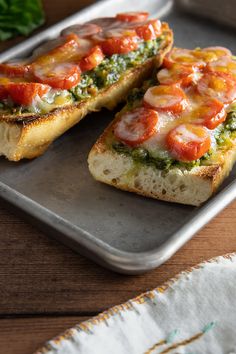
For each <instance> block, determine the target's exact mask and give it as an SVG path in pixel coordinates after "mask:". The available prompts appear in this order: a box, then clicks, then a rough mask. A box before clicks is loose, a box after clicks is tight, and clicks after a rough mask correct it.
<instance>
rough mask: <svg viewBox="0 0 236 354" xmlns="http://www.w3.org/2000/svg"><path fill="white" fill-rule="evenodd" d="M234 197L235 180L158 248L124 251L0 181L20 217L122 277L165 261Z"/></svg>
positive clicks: (2, 193) (0, 193) (0, 190)
mask: <svg viewBox="0 0 236 354" xmlns="http://www.w3.org/2000/svg"><path fill="white" fill-rule="evenodd" d="M235 197H236V181H233V182H231V183H230V184H229V185H228V186H226V187H225V189H224V190H222V191H221V192H219V193H218V194H216V195H215V196H213V197H212V198H211V200H210V201H208V203H207V204H204V205H203V206H201V207H199V209H198V211H197V213H196V214H195V216H194V217H193V218H192V219H190V220H189V221H188V222H187V223H185V224H184V225H183V226H182V227H181V228H180V229H178V231H177V232H175V233H174V234H172V235H171V236H170V237H169V238H168V240H167V241H165V242H164V243H163V244H162V245H161V246H158V247H156V248H154V249H153V250H151V251H143V252H128V251H122V250H119V249H117V248H115V247H113V246H110V245H108V244H107V243H105V242H104V241H102V240H100V239H97V238H96V237H95V236H93V235H92V234H90V233H89V232H86V231H85V230H83V229H82V228H80V227H79V226H76V225H74V224H71V223H70V222H69V221H67V220H66V219H64V218H62V217H60V216H59V215H57V214H56V213H54V212H52V211H51V210H49V209H47V208H46V207H44V206H42V205H41V204H39V203H37V202H35V201H34V200H32V199H30V198H29V197H27V196H25V195H23V194H21V193H20V192H18V191H16V190H14V189H13V188H11V187H9V186H8V185H6V184H5V183H3V182H1V181H0V198H2V199H3V200H5V201H6V202H8V203H10V204H11V205H13V206H15V207H16V208H17V209H20V210H21V211H23V212H24V214H26V215H28V216H30V217H33V218H36V219H37V220H38V221H40V222H41V223H42V224H45V225H47V226H49V228H51V229H52V230H53V232H50V231H49V233H50V234H51V236H53V237H54V238H56V239H58V237H57V236H55V235H54V233H55V232H57V233H58V234H60V233H62V232H63V237H64V239H61V240H60V241H61V242H62V243H64V244H66V245H69V247H70V248H72V249H74V250H76V251H79V253H81V254H84V255H86V256H87V257H88V258H90V259H92V260H94V261H96V262H97V263H99V264H101V265H103V266H107V267H109V268H110V269H112V270H114V271H117V272H120V273H125V274H141V273H144V272H146V271H148V270H151V269H154V268H156V267H158V266H159V265H161V264H162V263H164V262H165V261H167V260H168V259H169V258H170V257H171V256H172V255H173V254H174V253H176V252H177V251H178V250H179V249H180V248H181V247H182V246H183V245H184V244H185V243H186V242H187V241H188V240H190V239H191V237H192V236H193V235H194V234H195V233H196V232H197V231H199V230H200V229H201V228H202V227H203V226H204V225H205V224H206V223H207V222H209V221H210V220H211V219H212V218H213V217H214V216H216V215H217V214H218V213H219V212H220V211H221V210H223V209H224V208H225V207H226V206H227V205H228V204H229V203H231V202H232V201H233V199H234V198H235ZM59 226H60V228H59ZM39 228H41V227H39ZM62 228H63V230H62ZM81 247H82V248H81ZM87 252H89V253H87Z"/></svg>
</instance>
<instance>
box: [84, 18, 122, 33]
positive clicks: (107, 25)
mask: <svg viewBox="0 0 236 354" xmlns="http://www.w3.org/2000/svg"><path fill="white" fill-rule="evenodd" d="M119 23H120V21H118V20H117V19H116V18H114V17H99V18H95V19H93V20H91V21H89V22H86V24H95V25H97V26H99V27H101V28H102V31H105V30H107V29H111V28H114V27H119Z"/></svg>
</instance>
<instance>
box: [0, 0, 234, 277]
mask: <svg viewBox="0 0 236 354" xmlns="http://www.w3.org/2000/svg"><path fill="white" fill-rule="evenodd" d="M110 3H112V0H100V1H99V2H98V3H95V4H92V5H90V6H87V7H86V8H84V9H82V10H80V11H78V12H76V13H75V14H73V15H71V16H68V17H66V18H65V19H63V20H62V21H60V22H58V23H56V24H54V25H53V26H50V27H48V28H46V29H45V30H43V31H41V32H40V33H38V34H36V35H34V36H32V37H30V38H29V39H26V40H25V41H23V42H21V43H20V44H18V45H16V46H14V47H13V48H10V49H8V50H6V51H4V52H3V53H0V61H5V60H8V59H10V58H11V57H13V56H15V57H16V56H17V55H18V54H19V53H20V52H22V51H27V50H30V49H31V50H32V49H33V47H35V46H37V45H38V44H40V43H41V42H42V40H44V39H45V38H53V37H54V34H56V33H58V31H60V30H61V29H62V28H63V27H65V26H68V23H69V25H70V24H72V23H74V21H76V19H77V17H78V16H82V15H83V14H84V15H85V14H88V13H89V12H90V11H91V10H95V9H96V8H97V7H101V6H106V5H107V4H110ZM172 5H173V0H167V1H166V3H165V6H164V7H165V8H164V9H163V8H161V11H162V12H163V11H164V12H168V11H169V10H170V9H171V7H172ZM235 197H236V181H233V182H231V183H230V184H229V185H228V186H226V187H225V188H224V189H223V190H221V191H220V192H218V193H217V194H216V195H215V196H213V197H212V198H211V199H210V200H209V201H208V202H207V204H204V205H203V206H201V207H199V209H198V211H197V212H196V214H195V215H194V217H193V218H192V219H190V220H189V221H188V222H187V223H185V224H184V225H183V226H182V227H181V228H179V229H178V231H177V232H175V233H173V234H172V235H171V236H170V237H169V238H168V240H167V241H165V242H164V243H163V244H162V245H161V246H158V247H156V248H154V249H153V250H151V251H144V252H128V251H122V250H119V249H117V248H115V247H113V246H110V245H109V244H107V243H105V242H104V241H102V240H100V239H98V238H96V236H93V235H92V234H90V233H88V232H86V231H85V230H83V229H82V228H80V227H79V226H76V225H74V224H72V223H70V222H69V221H67V220H66V219H64V218H62V217H60V216H59V215H57V214H56V213H54V212H52V211H51V210H49V209H47V208H46V207H44V206H42V205H41V204H39V203H37V202H35V201H34V200H33V199H30V198H29V197H27V196H25V195H24V194H21V193H20V192H18V191H16V190H15V189H13V188H11V187H9V186H8V185H7V184H5V183H3V182H1V181H0V198H1V199H2V200H5V201H6V202H8V203H9V204H11V205H12V206H14V207H16V208H17V209H18V211H19V212H20V211H23V212H24V214H25V216H28V217H33V218H34V219H35V220H37V221H39V222H40V223H41V224H42V225H44V226H45V227H46V228H47V227H49V231H48V233H50V234H51V235H52V236H53V237H54V238H56V239H60V242H62V243H64V244H66V245H69V247H71V248H73V249H74V250H76V251H78V252H79V253H81V254H84V255H86V256H87V257H88V258H90V259H92V260H94V261H96V262H97V263H99V264H101V265H103V266H106V267H108V268H110V269H112V270H115V271H118V272H120V273H126V274H140V273H143V272H145V271H148V270H151V269H153V268H156V267H158V266H159V265H161V264H162V263H164V262H165V261H166V260H168V259H169V258H170V257H171V256H172V255H173V254H174V253H175V252H177V251H178V250H179V249H180V248H181V247H182V246H183V245H184V244H185V243H186V242H187V241H188V240H189V239H190V238H191V237H192V236H193V235H194V234H195V233H196V232H197V231H199V230H200V229H201V228H202V227H203V226H204V225H205V224H206V223H207V222H209V221H210V220H211V219H212V218H213V217H214V216H216V215H217V214H218V213H219V212H220V211H221V210H222V209H224V208H225V207H226V206H227V205H228V204H229V203H230V202H232V201H233V199H234V198H235ZM55 221H57V223H55ZM42 225H39V228H43V227H42ZM58 225H60V226H62V227H63V230H62V229H59V227H58ZM62 231H63V232H64V233H62ZM56 233H57V235H55V234H56ZM59 234H61V235H62V237H58V235H59ZM143 237H145V236H143Z"/></svg>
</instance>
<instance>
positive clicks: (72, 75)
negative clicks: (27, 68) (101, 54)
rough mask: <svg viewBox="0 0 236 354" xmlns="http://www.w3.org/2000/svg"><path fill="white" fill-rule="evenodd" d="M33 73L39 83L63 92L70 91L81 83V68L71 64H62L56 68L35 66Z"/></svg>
mask: <svg viewBox="0 0 236 354" xmlns="http://www.w3.org/2000/svg"><path fill="white" fill-rule="evenodd" d="M33 73H34V76H35V78H36V79H37V80H39V82H42V83H44V84H47V85H50V86H51V87H53V88H58V89H62V90H69V89H70V88H72V87H73V86H75V85H77V84H78V82H79V81H80V69H79V66H78V65H75V64H71V63H64V64H63V63H62V64H58V65H55V66H40V65H39V66H34V71H33Z"/></svg>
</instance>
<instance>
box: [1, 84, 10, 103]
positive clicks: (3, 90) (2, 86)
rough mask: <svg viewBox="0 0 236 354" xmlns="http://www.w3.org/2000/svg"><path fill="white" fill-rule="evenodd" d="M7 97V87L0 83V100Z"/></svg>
mask: <svg viewBox="0 0 236 354" xmlns="http://www.w3.org/2000/svg"><path fill="white" fill-rule="evenodd" d="M7 97H8V90H7V87H6V85H2V84H1V83H0V101H2V100H4V99H5V98H7Z"/></svg>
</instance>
